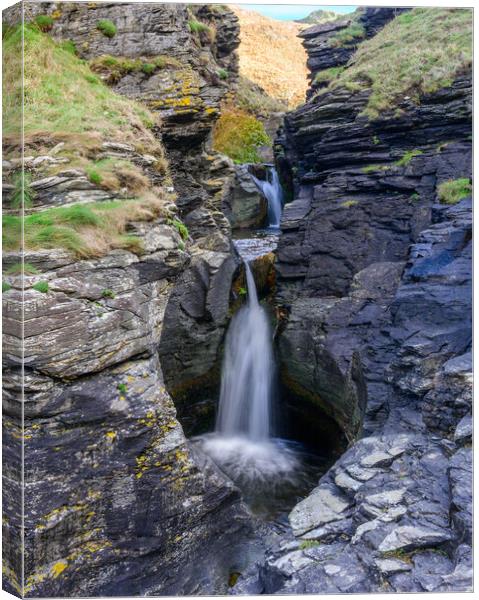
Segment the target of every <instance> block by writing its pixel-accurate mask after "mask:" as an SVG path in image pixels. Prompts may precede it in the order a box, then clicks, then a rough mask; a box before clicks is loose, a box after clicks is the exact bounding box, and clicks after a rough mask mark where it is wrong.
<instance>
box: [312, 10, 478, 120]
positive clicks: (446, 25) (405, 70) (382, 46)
mask: <svg viewBox="0 0 479 600" xmlns="http://www.w3.org/2000/svg"><path fill="white" fill-rule="evenodd" d="M471 61H472V11H471V10H470V9H437V8H414V9H413V10H411V11H409V12H405V13H403V14H401V15H399V16H398V17H396V18H395V19H394V20H393V21H391V22H390V23H388V24H387V25H386V26H385V27H384V28H383V29H382V30H381V31H380V32H379V33H378V34H377V35H375V36H374V37H372V38H371V39H369V40H367V41H365V42H363V43H362V44H361V45H360V46H359V48H358V50H357V52H356V54H355V55H354V57H353V59H352V61H351V64H350V65H349V66H348V68H346V69H345V70H344V71H342V72H340V73H338V74H337V77H336V78H335V79H334V80H333V81H332V82H331V83H330V87H338V86H342V87H343V86H344V87H346V88H348V89H351V90H352V91H355V90H361V89H370V90H371V95H370V96H369V99H368V104H367V106H366V109H365V111H364V114H366V115H367V116H369V117H370V118H376V117H377V116H379V114H381V112H382V111H384V110H390V109H392V108H394V107H395V106H396V103H397V101H398V100H399V99H401V98H402V97H404V96H409V97H410V98H411V99H413V100H414V101H419V99H420V96H421V95H422V94H428V93H432V92H434V91H436V90H438V89H440V88H442V87H448V86H450V85H451V84H452V82H453V81H454V78H455V77H456V76H457V75H458V74H460V73H461V72H463V71H465V70H466V69H467V68H469V67H470V65H471ZM323 91H324V90H321V91H320V92H319V93H322V92H323Z"/></svg>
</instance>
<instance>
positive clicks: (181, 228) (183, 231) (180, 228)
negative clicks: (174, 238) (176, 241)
mask: <svg viewBox="0 0 479 600" xmlns="http://www.w3.org/2000/svg"><path fill="white" fill-rule="evenodd" d="M168 223H169V225H172V226H173V227H174V228H175V229H176V231H177V232H178V233H179V234H180V236H181V239H182V240H183V241H184V242H185V241H186V240H187V239H188V237H189V235H190V233H189V231H188V227H187V226H186V225H185V224H184V223H182V222H181V221H180V220H179V219H169V220H168Z"/></svg>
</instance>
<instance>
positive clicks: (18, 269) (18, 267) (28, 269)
mask: <svg viewBox="0 0 479 600" xmlns="http://www.w3.org/2000/svg"><path fill="white" fill-rule="evenodd" d="M38 272H39V271H38V269H37V268H36V267H35V266H34V265H32V264H30V263H28V262H26V263H23V265H22V263H21V262H19V263H15V264H14V265H11V266H10V267H8V269H7V270H6V271H5V273H6V274H7V275H21V274H22V273H24V274H25V275H36V274H37V273H38Z"/></svg>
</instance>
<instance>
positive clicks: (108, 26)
mask: <svg viewBox="0 0 479 600" xmlns="http://www.w3.org/2000/svg"><path fill="white" fill-rule="evenodd" d="M96 28H97V29H99V30H100V31H101V32H102V33H103V35H104V36H106V37H108V38H112V37H114V36H115V35H116V31H117V29H116V25H115V23H113V22H112V21H109V20H108V19H101V21H98V24H97V26H96Z"/></svg>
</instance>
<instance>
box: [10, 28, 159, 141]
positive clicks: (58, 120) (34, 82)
mask: <svg viewBox="0 0 479 600" xmlns="http://www.w3.org/2000/svg"><path fill="white" fill-rule="evenodd" d="M22 29H23V33H24V63H25V68H24V71H25V78H24V85H25V87H24V91H23V90H22V85H21V83H22V82H21V78H20V79H19V77H18V68H17V62H18V48H19V47H21V43H22ZM3 60H4V87H3V91H4V93H3V117H4V120H3V127H4V135H5V136H8V135H12V136H16V134H17V131H18V123H17V122H16V120H15V119H17V120H18V118H17V117H18V107H19V106H21V105H22V95H23V98H24V102H25V111H24V126H25V138H26V143H27V144H28V141H29V139H31V137H32V136H34V135H41V136H42V139H44V138H45V136H46V134H51V135H52V136H54V134H61V135H62V136H63V138H71V139H73V140H75V142H77V141H78V137H79V134H86V135H85V137H88V138H89V137H90V136H98V135H103V136H105V137H108V139H109V140H115V139H117V140H119V141H123V142H129V143H133V144H135V143H143V144H145V145H149V146H151V147H152V148H155V147H158V146H159V142H158V140H157V139H156V138H155V136H154V135H153V133H152V132H151V131H150V130H149V127H151V123H156V121H157V117H156V116H155V115H154V114H153V113H152V112H151V111H150V110H149V109H148V108H146V107H145V106H142V105H140V104H139V103H136V102H134V101H132V100H129V99H127V98H123V97H121V96H119V95H117V94H115V93H114V92H113V91H112V90H110V89H109V88H108V87H107V86H106V85H105V84H103V83H102V82H101V81H100V80H99V78H98V77H96V76H95V75H94V73H92V71H91V70H90V68H89V66H88V65H87V64H86V63H85V61H82V60H80V59H79V58H78V57H77V56H75V54H74V53H73V52H72V45H71V42H63V43H56V42H55V41H53V40H52V39H51V38H50V37H49V36H48V35H45V34H44V33H42V32H41V31H39V30H38V29H37V28H36V27H35V26H31V25H26V26H24V27H23V28H22V26H21V25H19V26H17V27H15V28H12V29H9V30H7V31H6V33H5V35H4V38H3Z"/></svg>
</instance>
